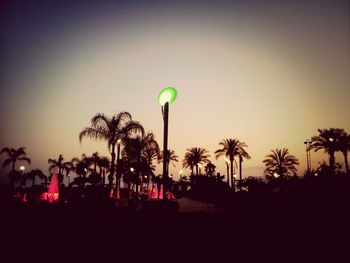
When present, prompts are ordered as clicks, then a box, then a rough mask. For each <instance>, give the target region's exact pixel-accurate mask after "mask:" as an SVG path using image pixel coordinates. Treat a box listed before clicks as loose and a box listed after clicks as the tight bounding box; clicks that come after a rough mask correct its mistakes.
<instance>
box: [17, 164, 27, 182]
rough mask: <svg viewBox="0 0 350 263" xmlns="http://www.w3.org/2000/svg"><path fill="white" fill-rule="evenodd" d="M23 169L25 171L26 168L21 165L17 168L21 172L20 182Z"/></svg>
mask: <svg viewBox="0 0 350 263" xmlns="http://www.w3.org/2000/svg"><path fill="white" fill-rule="evenodd" d="M25 169H26V167H25V166H24V165H21V166H20V167H19V170H20V171H21V180H22V177H23V172H24V170H25Z"/></svg>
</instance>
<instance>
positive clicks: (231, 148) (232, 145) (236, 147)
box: [215, 139, 250, 188]
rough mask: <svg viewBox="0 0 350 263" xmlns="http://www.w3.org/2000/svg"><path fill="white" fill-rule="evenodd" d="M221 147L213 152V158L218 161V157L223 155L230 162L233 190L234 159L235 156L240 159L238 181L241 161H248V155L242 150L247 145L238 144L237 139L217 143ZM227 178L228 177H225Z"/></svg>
mask: <svg viewBox="0 0 350 263" xmlns="http://www.w3.org/2000/svg"><path fill="white" fill-rule="evenodd" d="M219 145H220V146H222V148H221V149H218V150H216V151H215V158H216V159H218V158H219V157H220V156H222V155H225V156H226V157H228V159H229V160H230V169H231V184H232V185H231V187H232V188H234V185H233V173H234V172H233V165H234V159H235V157H236V156H239V158H240V180H241V179H242V178H241V174H242V164H241V163H242V159H243V158H246V159H250V156H249V154H248V153H247V152H246V151H245V150H244V147H247V145H246V144H245V143H244V142H240V141H239V140H238V139H224V140H222V141H221V142H220V143H219ZM227 176H228V175H227Z"/></svg>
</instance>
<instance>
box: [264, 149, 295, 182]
mask: <svg viewBox="0 0 350 263" xmlns="http://www.w3.org/2000/svg"><path fill="white" fill-rule="evenodd" d="M271 151H272V153H271V154H269V155H266V159H264V160H263V163H265V166H266V168H265V171H264V174H265V175H266V176H267V177H271V178H273V177H276V178H284V177H286V176H289V175H290V174H291V173H292V174H293V175H296V172H297V168H296V166H297V165H299V161H298V159H297V158H296V157H295V156H294V155H291V154H289V152H288V149H286V148H283V149H278V148H276V149H274V150H271Z"/></svg>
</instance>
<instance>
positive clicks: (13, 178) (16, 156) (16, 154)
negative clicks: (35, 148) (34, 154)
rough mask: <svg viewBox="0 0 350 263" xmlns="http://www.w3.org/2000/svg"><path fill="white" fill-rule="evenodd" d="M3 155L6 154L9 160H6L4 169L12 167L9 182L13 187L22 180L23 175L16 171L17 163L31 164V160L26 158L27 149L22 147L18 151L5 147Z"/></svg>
mask: <svg viewBox="0 0 350 263" xmlns="http://www.w3.org/2000/svg"><path fill="white" fill-rule="evenodd" d="M1 154H5V155H6V156H7V159H5V160H4V162H3V164H2V167H7V166H9V165H11V171H10V173H9V180H10V184H11V186H12V187H14V185H15V183H16V182H18V181H19V180H20V179H21V173H19V172H18V171H16V170H15V165H16V162H21V161H24V162H27V163H29V164H31V160H30V159H29V158H28V157H27V156H26V155H27V154H26V152H25V147H20V148H18V149H14V148H9V147H5V148H2V149H1Z"/></svg>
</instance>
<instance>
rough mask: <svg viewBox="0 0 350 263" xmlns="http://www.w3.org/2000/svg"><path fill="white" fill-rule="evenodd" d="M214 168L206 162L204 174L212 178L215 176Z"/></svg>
mask: <svg viewBox="0 0 350 263" xmlns="http://www.w3.org/2000/svg"><path fill="white" fill-rule="evenodd" d="M215 168H216V166H215V165H214V164H213V163H211V162H208V163H207V165H206V166H205V167H204V170H205V173H206V175H207V176H210V177H211V176H214V175H215Z"/></svg>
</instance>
